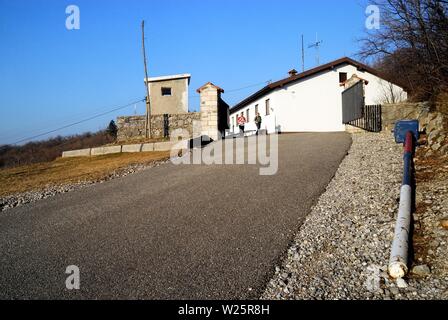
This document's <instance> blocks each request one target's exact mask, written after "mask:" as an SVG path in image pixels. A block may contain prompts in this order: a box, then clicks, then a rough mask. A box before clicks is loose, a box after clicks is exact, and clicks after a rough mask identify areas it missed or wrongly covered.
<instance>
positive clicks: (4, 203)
mask: <svg viewBox="0 0 448 320" xmlns="http://www.w3.org/2000/svg"><path fill="white" fill-rule="evenodd" d="M169 161H170V160H157V161H152V162H149V163H144V164H142V163H139V164H133V165H130V166H127V167H125V168H120V169H118V170H115V171H113V172H111V173H110V174H108V175H106V176H104V177H102V178H100V179H96V180H87V181H79V182H77V183H68V184H60V185H49V186H44V187H42V188H40V189H37V190H33V191H28V192H23V193H17V194H12V195H8V196H5V197H0V211H5V210H8V209H11V208H15V207H17V206H21V205H24V204H27V203H30V202H35V201H38V200H42V199H46V198H49V197H52V196H54V195H56V194H59V193H66V192H70V191H74V190H78V189H80V188H85V187H88V186H91V185H94V184H96V183H103V182H105V181H108V180H112V179H116V178H121V177H125V176H127V175H129V174H133V173H136V172H140V171H142V170H145V169H148V168H152V167H157V166H159V165H161V164H164V163H167V162H169Z"/></svg>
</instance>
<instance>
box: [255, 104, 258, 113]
mask: <svg viewBox="0 0 448 320" xmlns="http://www.w3.org/2000/svg"><path fill="white" fill-rule="evenodd" d="M257 114H258V104H256V105H255V115H257Z"/></svg>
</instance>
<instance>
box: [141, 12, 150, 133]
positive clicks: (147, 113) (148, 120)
mask: <svg viewBox="0 0 448 320" xmlns="http://www.w3.org/2000/svg"><path fill="white" fill-rule="evenodd" d="M142 50H143V64H144V66H145V87H146V118H145V137H146V138H151V105H150V100H149V82H148V68H147V65H146V49H145V20H143V21H142Z"/></svg>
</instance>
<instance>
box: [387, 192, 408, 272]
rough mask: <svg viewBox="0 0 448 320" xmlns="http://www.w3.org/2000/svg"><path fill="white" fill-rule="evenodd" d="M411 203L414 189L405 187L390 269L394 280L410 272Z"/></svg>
mask: <svg viewBox="0 0 448 320" xmlns="http://www.w3.org/2000/svg"><path fill="white" fill-rule="evenodd" d="M411 201H412V188H411V186H409V185H403V186H402V187H401V191H400V207H399V209H398V218H397V224H396V226H395V235H394V241H393V242H392V249H391V253H390V259H389V267H388V272H389V275H390V276H391V277H392V278H394V279H397V278H402V277H404V276H405V275H406V274H407V272H408V266H407V263H408V252H409V232H410V227H411Z"/></svg>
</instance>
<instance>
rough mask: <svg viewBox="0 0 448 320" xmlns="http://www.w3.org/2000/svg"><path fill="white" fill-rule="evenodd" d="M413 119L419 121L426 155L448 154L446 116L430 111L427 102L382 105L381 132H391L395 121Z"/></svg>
mask: <svg viewBox="0 0 448 320" xmlns="http://www.w3.org/2000/svg"><path fill="white" fill-rule="evenodd" d="M435 110H437V108H436V109H435ZM413 119H417V120H418V121H419V123H420V131H421V132H425V133H426V137H427V146H428V153H429V154H431V153H432V152H440V153H443V154H448V115H446V114H443V113H441V112H439V111H432V108H430V104H429V103H428V102H418V103H409V102H406V103H398V104H385V105H383V109H382V121H383V130H386V131H391V130H392V129H393V128H394V126H395V122H396V121H397V120H413Z"/></svg>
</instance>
